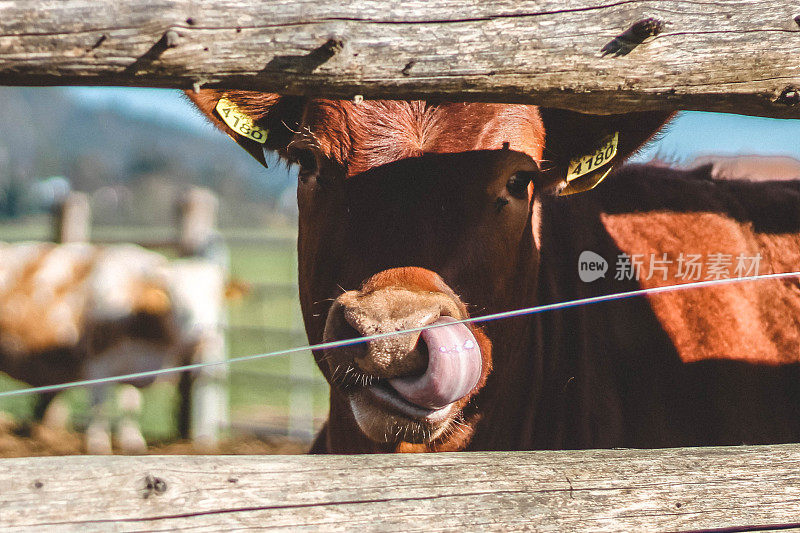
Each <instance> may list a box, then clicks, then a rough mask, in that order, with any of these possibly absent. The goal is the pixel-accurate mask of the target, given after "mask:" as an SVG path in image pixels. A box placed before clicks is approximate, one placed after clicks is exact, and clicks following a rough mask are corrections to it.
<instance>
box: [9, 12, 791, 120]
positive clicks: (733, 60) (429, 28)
mask: <svg viewBox="0 0 800 533" xmlns="http://www.w3.org/2000/svg"><path fill="white" fill-rule="evenodd" d="M799 15H800V4H798V2H797V1H790V2H774V1H766V0H720V1H715V2H697V1H695V0H669V1H666V0H663V1H657V0H656V1H645V0H627V1H620V2H597V1H596V0H595V1H592V0H571V1H569V2H566V1H564V0H523V1H520V0H498V1H494V2H483V1H481V0H430V1H427V0H410V1H407V2H392V1H391V0H339V1H337V2H319V1H318V0H274V1H270V2H256V1H252V0H250V1H247V0H224V1H215V2H197V1H194V0H157V1H154V0H128V1H125V2H119V1H116V0H95V1H92V2H86V1H85V0H49V1H40V2H25V1H8V2H1V3H0V83H2V84H9V85H65V84H83V85H94V84H98V85H134V86H154V87H179V88H189V87H192V86H196V87H199V86H208V87H212V86H227V87H231V88H252V89H263V90H269V91H277V92H282V93H287V94H300V93H305V94H317V95H327V96H330V97H339V98H352V97H354V96H355V95H363V96H364V97H367V98H374V97H385V98H402V99H408V98H417V97H437V98H438V97H442V98H448V99H451V100H454V99H456V100H486V101H501V102H521V103H538V104H541V105H548V106H555V107H563V108H570V109H576V110H581V111H588V112H596V113H610V112H624V111H633V110H644V109H656V108H658V109H699V110H707V111H726V112H736V113H744V114H754V115H764V116H774V117H798V116H800V92H799V89H800V62H798V60H797V58H798V57H800V17H798V16H799ZM651 17H652V18H655V19H657V20H658V21H660V23H661V24H662V25H661V27H660V29H661V33H660V34H659V35H657V36H656V37H655V38H651V39H650V42H644V43H643V44H641V45H638V46H635V42H636V41H637V36H636V34H635V33H636V32H633V33H631V32H629V33H627V34H626V36H625V37H624V38H623V39H622V40H620V41H617V43H618V44H619V43H621V44H623V45H624V46H622V47H621V48H620V47H616V48H618V49H619V52H629V53H627V54H625V55H617V54H613V53H612V54H608V55H605V57H603V55H602V53H601V49H603V48H604V47H605V46H606V45H607V44H608V43H610V42H611V41H612V40H613V39H614V38H615V37H616V36H619V35H621V34H623V33H624V32H625V31H626V29H628V28H630V27H631V25H632V24H634V23H636V22H637V21H641V20H645V19H647V18H651ZM612 51H613V50H612Z"/></svg>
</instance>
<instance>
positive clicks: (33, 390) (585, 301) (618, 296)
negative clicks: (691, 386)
mask: <svg viewBox="0 0 800 533" xmlns="http://www.w3.org/2000/svg"><path fill="white" fill-rule="evenodd" d="M791 277H800V271H794V272H779V273H775V274H760V275H756V276H747V277H740V278H724V279H714V280H705V281H696V282H692V283H681V284H677V285H667V286H665V287H653V288H650V289H638V290H635V291H627V292H619V293H614V294H606V295H602V296H592V297H589V298H579V299H577V300H569V301H566V302H559V303H554V304H547V305H537V306H534V307H525V308H523V309H516V310H513V311H503V312H500V313H493V314H489V315H483V316H477V317H470V318H465V319H462V320H456V321H454V322H447V323H443V324H433V325H430V326H420V327H416V328H409V329H405V330H400V331H391V332H388V333H378V334H375V335H368V336H365V337H356V338H354V339H344V340H338V341H331V342H323V343H320V344H314V345H309V346H297V347H295V348H287V349H285V350H277V351H274V352H269V353H261V354H254V355H245V356H241V357H232V358H230V359H226V360H225V361H213V362H208V363H194V364H190V365H184V366H176V367H170V368H162V369H159V370H150V371H147V372H136V373H133V374H123V375H119V376H110V377H106V378H97V379H87V380H82V381H72V382H69V383H60V384H57V385H46V386H43V387H29V388H24V389H17V390H12V391H5V392H0V398H7V397H10V396H21V395H25V394H37V393H42V392H54V391H60V390H64V389H70V388H73V387H85V386H89V385H100V384H103V383H113V382H117V381H128V380H133V379H138V378H145V377H153V376H160V375H163V374H171V373H174V372H185V371H188V370H198V369H201V368H208V367H212V366H218V365H227V364H231V363H240V362H243V361H254V360H256V359H264V358H267V357H277V356H281V355H290V354H293V353H299V352H305V351H307V350H327V349H330V348H341V347H343V346H352V345H355V344H360V343H364V342H369V341H372V340H377V339H384V338H387V337H392V336H394V335H404V334H408V333H416V332H419V331H423V330H426V329H433V328H438V327H442V326H449V325H452V324H469V323H477V322H490V321H493V320H500V319H503V318H514V317H520V316H526V315H533V314H538V313H543V312H546V311H557V310H561V309H568V308H570V307H578V306H581V305H590V304H596V303H601V302H611V301H615V300H624V299H627V298H633V297H636V296H645V295H653V294H661V293H665V292H673V291H681V290H687V289H699V288H703V287H715V286H718V285H727V284H730V283H739V282H745V281H765V280H771V279H772V280H774V279H784V278H791Z"/></svg>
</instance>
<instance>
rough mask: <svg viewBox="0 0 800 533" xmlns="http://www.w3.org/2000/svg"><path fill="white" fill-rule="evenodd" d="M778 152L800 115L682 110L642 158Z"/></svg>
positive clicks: (140, 107)
mask: <svg viewBox="0 0 800 533" xmlns="http://www.w3.org/2000/svg"><path fill="white" fill-rule="evenodd" d="M65 91H66V92H67V94H68V95H70V96H71V97H73V98H74V99H75V100H76V101H79V102H81V103H82V104H83V105H86V106H89V107H101V108H102V107H107V108H112V109H117V110H120V111H122V112H125V113H130V114H132V115H136V116H142V117H149V118H153V119H156V120H160V121H164V122H168V123H171V124H174V125H176V126H179V127H182V128H187V129H192V130H195V131H199V132H204V133H207V134H209V135H214V134H216V133H215V130H214V128H212V127H211V126H210V125H209V124H208V123H206V121H205V120H204V119H203V118H202V117H201V116H200V115H199V113H198V112H197V111H196V110H195V109H194V108H192V107H191V106H190V105H189V103H188V101H187V100H186V99H185V98H184V97H183V95H182V93H181V92H180V91H176V90H170V89H137V88H114V87H68V88H65ZM708 153H716V154H775V155H790V156H793V157H796V158H798V159H800V120H777V119H769V118H756V117H745V116H741V115H725V114H719V113H699V112H685V113H681V114H680V115H679V116H678V117H677V118H676V119H675V120H674V121H673V123H672V125H671V126H670V128H669V130H668V131H667V132H666V134H664V135H663V136H662V137H661V139H660V140H659V141H658V142H657V143H655V144H654V145H651V146H650V147H648V148H647V149H646V150H644V151H643V152H642V153H641V154H640V155H639V156H638V159H639V160H648V159H651V158H652V157H654V156H655V155H656V154H661V155H662V156H663V157H665V158H667V159H675V160H691V159H693V158H694V157H696V156H698V155H703V154H708Z"/></svg>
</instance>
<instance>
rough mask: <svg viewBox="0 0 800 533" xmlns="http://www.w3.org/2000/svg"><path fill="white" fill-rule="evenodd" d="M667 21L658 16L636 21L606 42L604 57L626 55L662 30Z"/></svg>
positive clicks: (603, 49)
mask: <svg viewBox="0 0 800 533" xmlns="http://www.w3.org/2000/svg"><path fill="white" fill-rule="evenodd" d="M665 25H666V23H665V22H664V21H663V20H661V19H659V18H656V17H649V18H646V19H642V20H640V21H638V22H635V23H634V24H632V25H631V27H630V28H628V29H627V30H625V31H624V32H622V33H620V34H619V35H617V36H616V37H614V39H612V40H611V42H609V43H608V44H606V45H605V46H604V47H603V48H602V49H601V50H600V52H601V54H602V55H603V57H605V56H607V55H609V54H613V55H614V57H619V56H625V55H628V54H629V53H631V51H632V50H633V49H634V48H636V47H637V46H639V45H640V44H642V43H643V42H645V41H646V40H647V39H649V38H651V37H655V36H656V35H658V34H659V33H661V32H662V31H664V26H665Z"/></svg>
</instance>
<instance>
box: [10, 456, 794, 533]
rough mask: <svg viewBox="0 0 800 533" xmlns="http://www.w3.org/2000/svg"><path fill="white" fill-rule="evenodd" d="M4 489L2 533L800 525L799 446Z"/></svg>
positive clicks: (371, 461) (76, 461)
mask: <svg viewBox="0 0 800 533" xmlns="http://www.w3.org/2000/svg"><path fill="white" fill-rule="evenodd" d="M0 487H2V490H0V526H2V529H3V531H52V530H53V528H54V527H55V528H56V529H59V530H80V531H94V530H108V529H109V528H113V529H114V530H115V531H132V530H136V531H144V530H148V531H149V530H158V531H174V530H178V529H182V528H186V529H189V528H191V529H192V530H193V531H194V530H199V531H222V530H225V531H231V530H234V529H239V528H242V529H244V528H248V529H259V530H260V529H268V528H278V529H284V530H291V531H295V530H299V529H311V530H314V531H317V530H332V529H336V530H344V531H386V530H403V531H409V530H420V531H439V530H450V531H474V530H477V529H491V530H497V531H510V530H520V529H529V530H530V529H534V530H536V531H586V530H589V531H680V530H701V529H709V528H731V529H730V531H745V530H747V531H754V530H756V529H752V528H754V527H756V526H758V527H760V528H762V529H769V528H772V529H778V528H788V527H789V526H795V527H800V512H798V509H799V508H800V503H799V502H800V445H780V446H768V447H756V446H752V447H729V448H693V449H692V448H684V449H671V450H604V451H560V452H516V453H503V452H481V453H458V454H452V453H451V454H445V453H442V454H429V455H382V456H378V455H366V456H364V455H362V456H328V457H323V456H239V457H235V456H227V457H224V456H194V457H182V456H173V457H170V456H163V457H54V458H27V459H3V460H0ZM734 528H740V529H734ZM746 528H751V529H746ZM759 530H760V529H759Z"/></svg>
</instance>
